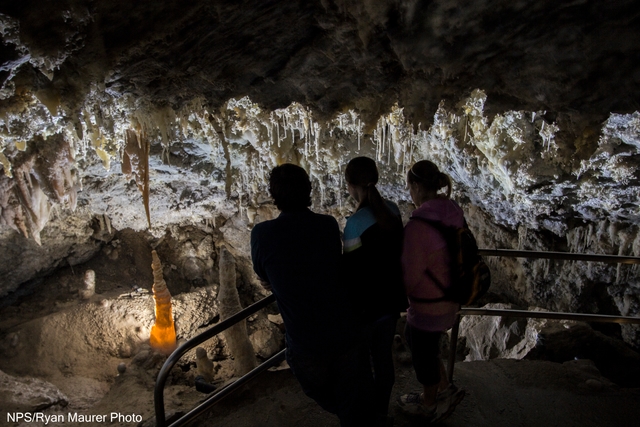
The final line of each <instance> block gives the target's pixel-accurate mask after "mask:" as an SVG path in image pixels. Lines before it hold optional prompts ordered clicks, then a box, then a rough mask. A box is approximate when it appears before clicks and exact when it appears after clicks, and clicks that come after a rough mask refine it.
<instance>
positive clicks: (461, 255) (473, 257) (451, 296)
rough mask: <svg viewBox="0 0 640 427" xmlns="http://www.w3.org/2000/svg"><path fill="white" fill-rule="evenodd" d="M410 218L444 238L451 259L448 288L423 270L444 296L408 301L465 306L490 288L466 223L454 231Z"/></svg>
mask: <svg viewBox="0 0 640 427" xmlns="http://www.w3.org/2000/svg"><path fill="white" fill-rule="evenodd" d="M411 219H416V220H419V221H423V222H426V223H428V224H430V225H431V226H433V227H434V228H436V229H437V230H438V231H439V232H440V233H441V234H442V236H443V237H444V239H445V241H446V242H447V248H448V249H449V255H450V257H451V266H450V271H451V285H450V286H449V287H446V288H445V287H444V286H443V285H442V284H441V283H440V281H439V280H437V279H436V277H435V276H434V275H433V273H431V272H430V271H429V270H427V271H426V274H427V275H428V276H429V277H430V278H431V280H433V282H434V283H435V284H436V285H437V286H438V287H439V288H440V289H441V290H442V291H443V292H444V296H443V297H440V298H434V299H425V298H413V297H409V299H410V300H412V301H416V302H438V301H455V302H457V303H459V304H461V305H469V304H473V302H474V301H476V300H477V299H478V298H480V297H481V296H483V295H484V294H485V293H486V292H487V290H488V289H489V286H490V285H491V272H490V271H489V267H488V266H487V264H485V262H484V260H483V259H482V257H481V256H480V255H479V254H478V244H477V243H476V238H475V237H474V236H473V233H471V230H469V228H468V227H467V223H466V221H465V223H464V226H463V227H460V228H458V227H448V226H445V225H443V224H442V223H441V222H440V221H433V220H428V219H425V218H420V217H417V216H412V217H411Z"/></svg>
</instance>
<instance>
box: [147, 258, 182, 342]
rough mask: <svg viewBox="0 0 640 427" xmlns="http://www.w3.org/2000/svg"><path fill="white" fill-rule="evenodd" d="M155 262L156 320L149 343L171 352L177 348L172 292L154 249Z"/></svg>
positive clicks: (153, 267)
mask: <svg viewBox="0 0 640 427" xmlns="http://www.w3.org/2000/svg"><path fill="white" fill-rule="evenodd" d="M151 255H152V257H153V262H152V263H151V267H152V269H153V299H154V300H155V315H156V320H155V323H154V324H153V326H152V327H151V333H150V335H149V344H151V347H152V348H154V349H155V350H158V351H159V352H161V353H164V354H167V355H168V354H171V352H173V350H175V349H176V329H175V326H174V323H173V309H172V307H171V293H170V292H169V289H167V284H166V282H165V281H164V278H163V274H162V263H161V262H160V258H158V254H157V253H156V251H152V252H151Z"/></svg>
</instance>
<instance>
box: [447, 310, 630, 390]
mask: <svg viewBox="0 0 640 427" xmlns="http://www.w3.org/2000/svg"><path fill="white" fill-rule="evenodd" d="M462 316H500V317H527V318H536V319H558V320H574V321H578V322H604V323H624V324H640V317H629V316H610V315H605V314H584V313H561V312H553V311H527V310H506V309H505V310H502V309H492V308H468V307H463V308H461V309H460V311H458V314H457V316H456V320H455V323H454V324H453V327H452V328H451V340H450V341H449V365H448V366H447V376H448V378H449V382H450V383H451V382H453V368H454V366H455V363H456V354H455V352H456V347H457V344H458V334H459V330H460V320H461V319H462Z"/></svg>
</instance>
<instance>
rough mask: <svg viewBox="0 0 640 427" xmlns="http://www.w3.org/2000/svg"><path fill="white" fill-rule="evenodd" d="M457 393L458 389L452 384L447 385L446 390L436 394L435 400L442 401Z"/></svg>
mask: <svg viewBox="0 0 640 427" xmlns="http://www.w3.org/2000/svg"><path fill="white" fill-rule="evenodd" d="M457 391H458V387H456V386H455V385H453V384H449V386H447V388H445V389H444V390H442V391H439V392H438V395H437V396H436V400H444V399H446V398H448V397H449V396H451V395H452V394H455V393H456V392H457Z"/></svg>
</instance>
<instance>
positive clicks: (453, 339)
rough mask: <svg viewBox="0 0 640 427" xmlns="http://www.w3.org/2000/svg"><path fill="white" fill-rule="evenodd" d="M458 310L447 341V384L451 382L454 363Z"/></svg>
mask: <svg viewBox="0 0 640 427" xmlns="http://www.w3.org/2000/svg"><path fill="white" fill-rule="evenodd" d="M461 317H462V315H461V314H460V312H458V314H456V320H455V322H454V324H453V327H452V328H451V341H450V342H449V364H448V365H447V376H448V377H449V384H453V367H454V365H455V364H456V350H457V348H458V332H459V330H460V318H461Z"/></svg>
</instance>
